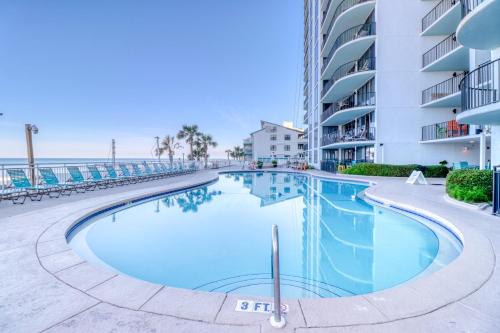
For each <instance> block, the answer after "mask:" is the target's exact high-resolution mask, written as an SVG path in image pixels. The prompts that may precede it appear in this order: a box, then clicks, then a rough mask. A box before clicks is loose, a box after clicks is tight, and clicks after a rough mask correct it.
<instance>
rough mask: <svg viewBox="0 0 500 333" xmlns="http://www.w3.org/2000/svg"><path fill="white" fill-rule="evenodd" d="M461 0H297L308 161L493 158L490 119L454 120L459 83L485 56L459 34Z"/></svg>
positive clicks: (327, 165)
mask: <svg viewBox="0 0 500 333" xmlns="http://www.w3.org/2000/svg"><path fill="white" fill-rule="evenodd" d="M490 1H491V0H490ZM465 2H471V1H470V0H463V1H462V3H461V2H460V1H456V0H436V1H423V0H398V1H394V0H343V1H342V0H305V1H304V17H305V20H304V65H305V66H304V110H305V116H304V123H305V124H306V125H307V132H306V135H307V139H308V143H309V144H308V148H309V149H308V151H307V159H308V162H309V163H311V164H313V165H314V166H315V167H318V168H319V167H321V168H322V169H324V170H332V169H333V166H334V165H336V164H338V163H345V164H349V163H351V162H352V161H361V162H376V163H389V164H409V163H418V164H438V163H439V162H441V161H447V162H448V163H449V165H450V166H451V164H452V163H458V162H466V163H467V164H469V165H474V166H480V167H482V168H486V167H488V166H489V165H491V159H492V152H491V127H490V124H484V123H474V124H473V123H465V122H460V121H457V120H459V119H457V115H460V114H461V113H462V98H461V93H460V88H459V86H460V83H461V82H462V80H463V79H464V77H465V76H466V75H467V74H468V73H469V72H471V70H473V69H475V68H476V67H477V66H478V65H479V64H482V63H485V62H487V61H490V60H491V58H492V52H489V51H484V50H474V49H470V48H469V46H467V45H462V44H461V43H460V39H457V28H458V27H459V24H461V21H462V15H463V14H462V7H463V5H462V4H463V3H465ZM472 2H474V3H477V2H481V1H480V0H473V1H472ZM483 2H487V1H483Z"/></svg>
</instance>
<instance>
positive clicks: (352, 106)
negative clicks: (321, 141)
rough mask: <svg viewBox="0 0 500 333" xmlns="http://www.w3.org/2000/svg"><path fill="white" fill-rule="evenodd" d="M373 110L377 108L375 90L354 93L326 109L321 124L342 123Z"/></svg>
mask: <svg viewBox="0 0 500 333" xmlns="http://www.w3.org/2000/svg"><path fill="white" fill-rule="evenodd" d="M373 110H375V93H374V92H364V93H357V94H353V95H351V96H349V97H347V98H345V99H343V100H342V101H340V102H336V103H333V104H332V105H330V106H329V107H328V108H327V109H325V110H324V111H323V113H322V114H321V121H322V123H321V125H323V126H335V125H342V124H345V123H347V122H349V121H351V120H353V119H356V118H358V117H361V116H363V115H365V114H367V113H369V112H371V111H373Z"/></svg>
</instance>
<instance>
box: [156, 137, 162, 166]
mask: <svg viewBox="0 0 500 333" xmlns="http://www.w3.org/2000/svg"><path fill="white" fill-rule="evenodd" d="M155 140H156V153H157V154H158V162H160V158H161V155H160V137H159V136H155Z"/></svg>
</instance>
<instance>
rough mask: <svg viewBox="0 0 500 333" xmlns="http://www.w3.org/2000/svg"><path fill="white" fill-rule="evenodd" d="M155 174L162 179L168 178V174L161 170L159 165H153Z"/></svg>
mask: <svg viewBox="0 0 500 333" xmlns="http://www.w3.org/2000/svg"><path fill="white" fill-rule="evenodd" d="M153 169H154V172H155V173H156V174H157V175H161V176H162V177H168V174H167V173H166V172H165V171H164V170H163V169H162V168H161V166H160V164H159V163H153Z"/></svg>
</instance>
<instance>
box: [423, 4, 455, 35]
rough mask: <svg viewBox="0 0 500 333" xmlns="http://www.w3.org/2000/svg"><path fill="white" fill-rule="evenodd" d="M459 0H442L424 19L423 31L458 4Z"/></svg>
mask: <svg viewBox="0 0 500 333" xmlns="http://www.w3.org/2000/svg"><path fill="white" fill-rule="evenodd" d="M457 2H458V0H441V1H440V2H439V3H438V4H437V5H436V6H435V7H434V8H432V10H431V11H430V12H429V13H428V14H427V15H425V16H424V18H423V19H422V31H425V30H426V29H427V28H428V27H430V26H431V25H432V24H433V23H434V22H436V21H437V20H438V19H439V18H440V17H441V16H443V14H444V13H446V12H447V11H448V10H449V9H450V8H451V7H453V6H455V5H456V4H457Z"/></svg>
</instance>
